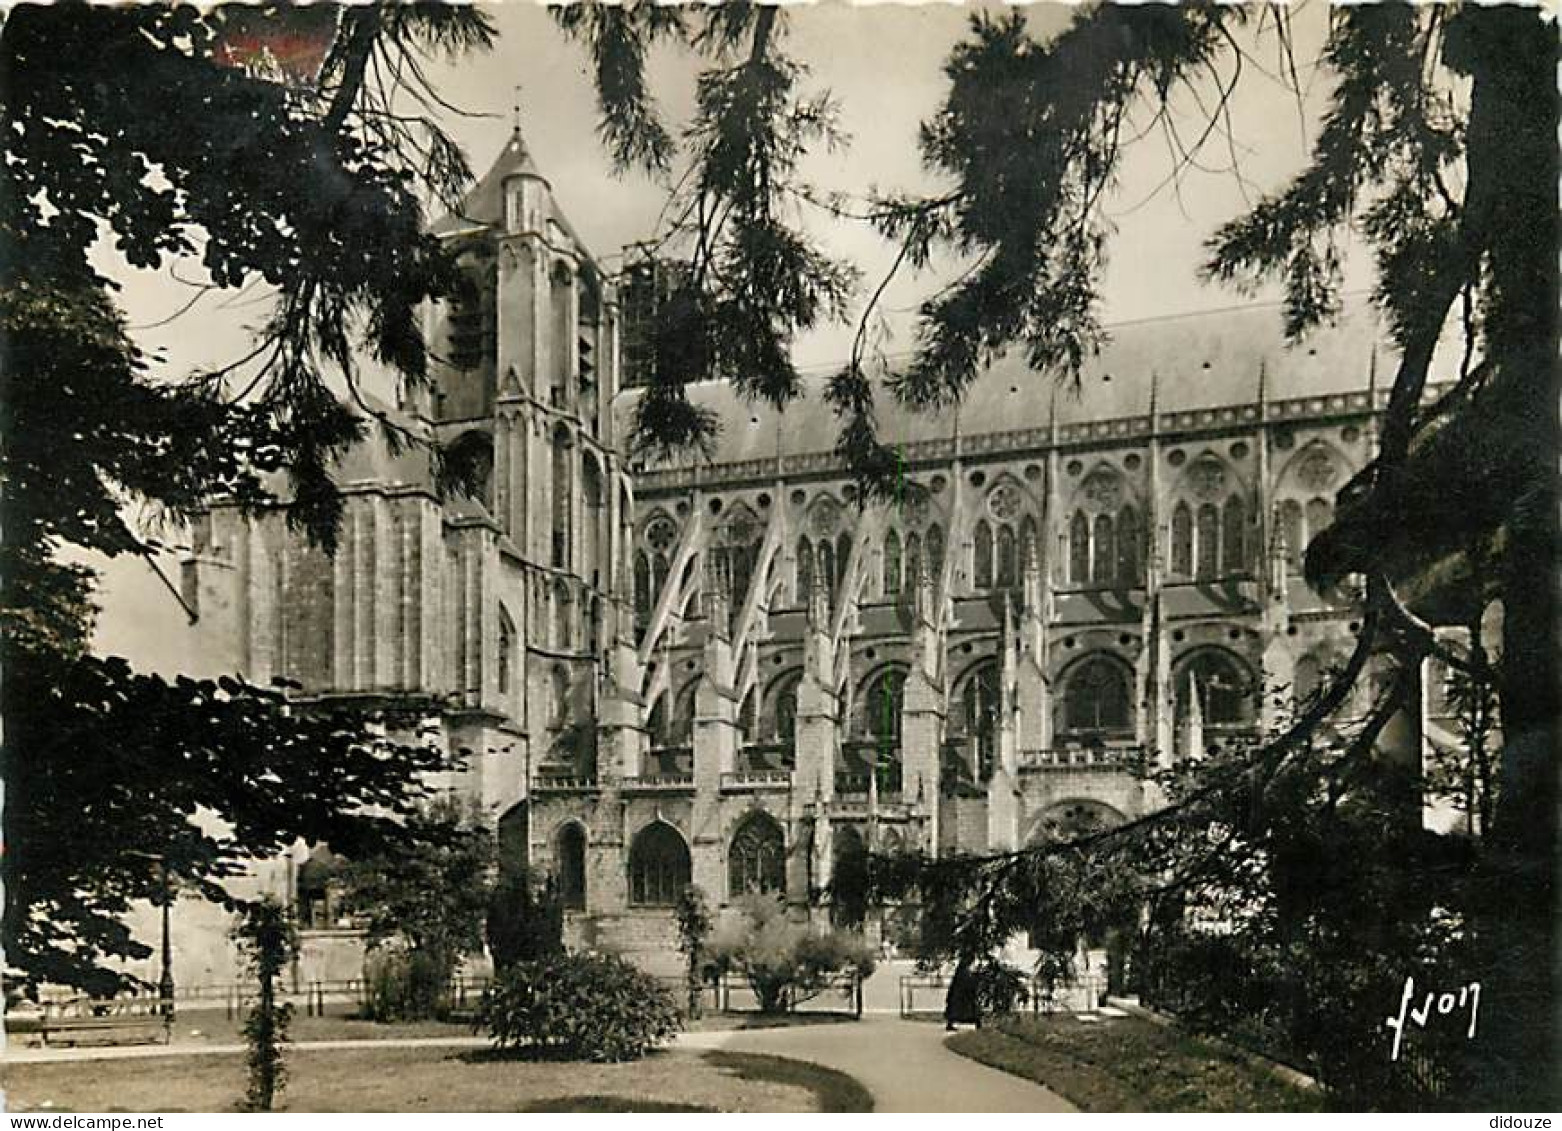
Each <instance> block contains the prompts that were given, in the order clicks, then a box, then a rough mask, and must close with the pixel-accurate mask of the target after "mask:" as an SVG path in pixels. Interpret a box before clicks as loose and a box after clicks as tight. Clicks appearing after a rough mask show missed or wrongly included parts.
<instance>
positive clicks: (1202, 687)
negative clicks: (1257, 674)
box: [1177, 648, 1254, 726]
mask: <svg viewBox="0 0 1562 1131" xmlns="http://www.w3.org/2000/svg"><path fill="white" fill-rule="evenodd" d="M1195 693H1197V695H1198V697H1199V707H1200V714H1201V716H1202V718H1203V721H1204V723H1205V724H1206V725H1210V724H1214V725H1217V726H1218V725H1222V724H1236V725H1241V724H1244V723H1248V722H1251V721H1252V720H1253V712H1254V703H1253V680H1252V677H1251V676H1249V675H1248V673H1247V671H1246V669H1245V667H1244V665H1243V664H1242V662H1241V661H1240V660H1238V659H1237V658H1236V657H1235V656H1233V655H1231V654H1230V653H1229V652H1225V651H1222V650H1220V649H1218V648H1204V649H1201V650H1199V651H1197V652H1194V653H1193V654H1192V655H1191V656H1189V657H1188V658H1187V659H1186V660H1184V661H1183V662H1182V663H1181V664H1180V665H1179V666H1178V669H1177V717H1178V718H1179V719H1184V718H1187V717H1188V715H1189V713H1190V712H1191V710H1192V704H1193V696H1194V694H1195Z"/></svg>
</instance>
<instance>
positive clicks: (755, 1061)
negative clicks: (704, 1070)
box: [705, 1051, 873, 1112]
mask: <svg viewBox="0 0 1562 1131" xmlns="http://www.w3.org/2000/svg"><path fill="white" fill-rule="evenodd" d="M705 1062H706V1063H707V1064H713V1065H715V1066H716V1067H717V1068H722V1069H726V1070H727V1071H730V1072H732V1073H734V1074H735V1075H736V1076H738V1077H739V1078H740V1079H743V1080H757V1081H765V1082H767V1083H771V1084H781V1085H784V1086H786V1087H792V1088H806V1089H808V1090H809V1091H810V1092H812V1093H813V1096H814V1104H815V1106H816V1108H817V1110H819V1111H824V1112H862V1111H872V1110H873V1096H872V1094H871V1093H870V1092H869V1091H868V1089H866V1088H864V1087H863V1086H862V1085H861V1084H859V1083H858V1082H857V1080H856V1078H855V1077H853V1076H848V1075H847V1074H846V1073H844V1072H837V1071H836V1070H835V1069H833V1068H825V1067H824V1066H823V1065H819V1064H808V1063H806V1062H804V1061H801V1060H791V1059H789V1058H787V1057H783V1056H764V1055H762V1054H760V1053H750V1052H721V1051H716V1052H708V1053H706V1054H705Z"/></svg>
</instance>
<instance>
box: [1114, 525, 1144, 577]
mask: <svg viewBox="0 0 1562 1131" xmlns="http://www.w3.org/2000/svg"><path fill="white" fill-rule="evenodd" d="M1141 537H1142V535H1141V533H1140V531H1139V512H1138V511H1136V510H1134V508H1133V507H1124V508H1123V509H1122V510H1120V511H1118V512H1117V580H1118V582H1119V583H1120V584H1123V585H1137V584H1139V539H1140V538H1141Z"/></svg>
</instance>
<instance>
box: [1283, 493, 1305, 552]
mask: <svg viewBox="0 0 1562 1131" xmlns="http://www.w3.org/2000/svg"><path fill="white" fill-rule="evenodd" d="M1280 532H1281V534H1283V535H1284V537H1285V556H1286V560H1287V561H1288V562H1290V564H1291V568H1292V569H1297V568H1299V567H1300V566H1301V564H1302V551H1303V550H1305V549H1306V548H1307V536H1306V535H1305V534H1304V533H1303V532H1302V504H1301V503H1299V502H1297V501H1296V500H1295V499H1287V500H1285V502H1283V503H1281V504H1280Z"/></svg>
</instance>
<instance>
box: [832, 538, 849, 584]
mask: <svg viewBox="0 0 1562 1131" xmlns="http://www.w3.org/2000/svg"><path fill="white" fill-rule="evenodd" d="M851 560H852V537H851V535H850V534H847V533H846V532H844V531H842V532H841V536H840V537H839V538H837V539H836V540H835V571H836V572H835V580H836V581H838V582H841V583H843V584H844V583H845V581H846V567H847V566H848V565H849V564H850V563H851Z"/></svg>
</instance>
